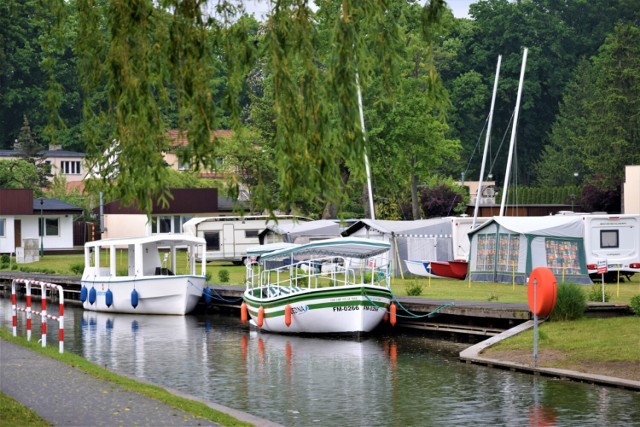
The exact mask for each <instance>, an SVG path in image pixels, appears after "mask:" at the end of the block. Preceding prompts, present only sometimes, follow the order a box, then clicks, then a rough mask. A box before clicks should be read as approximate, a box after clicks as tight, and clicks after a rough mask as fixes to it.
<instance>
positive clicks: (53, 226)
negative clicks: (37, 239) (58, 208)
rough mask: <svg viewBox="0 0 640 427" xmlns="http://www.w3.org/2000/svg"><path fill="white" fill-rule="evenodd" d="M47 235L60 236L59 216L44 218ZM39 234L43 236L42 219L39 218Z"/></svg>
mask: <svg viewBox="0 0 640 427" xmlns="http://www.w3.org/2000/svg"><path fill="white" fill-rule="evenodd" d="M44 230H45V236H59V235H60V223H59V220H58V218H45V219H44ZM38 236H42V221H41V220H40V218H38Z"/></svg>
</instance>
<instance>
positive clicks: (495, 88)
mask: <svg viewBox="0 0 640 427" xmlns="http://www.w3.org/2000/svg"><path fill="white" fill-rule="evenodd" d="M501 62H502V55H498V65H497V66H496V78H495V81H494V83H493V95H492V97H491V108H490V109H489V123H488V125H487V137H486V138H485V141H484V152H483V154H482V166H481V167H480V182H479V183H478V192H477V193H476V206H475V208H474V209H473V224H472V226H471V228H472V229H474V228H476V224H477V222H478V207H479V206H480V194H481V192H482V181H483V180H484V165H485V163H486V162H487V151H488V149H489V140H490V139H491V122H492V121H493V108H494V107H495V105H496V92H497V91H498V78H499V77H500V63H501Z"/></svg>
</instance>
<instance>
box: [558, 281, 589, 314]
mask: <svg viewBox="0 0 640 427" xmlns="http://www.w3.org/2000/svg"><path fill="white" fill-rule="evenodd" d="M586 308H587V297H586V295H585V293H584V291H583V290H582V288H581V287H580V286H579V285H576V284H575V283H560V284H559V285H558V298H557V300H556V306H555V308H554V309H553V311H552V312H551V320H553V321H562V320H575V319H580V318H581V317H583V316H584V311H585V309H586Z"/></svg>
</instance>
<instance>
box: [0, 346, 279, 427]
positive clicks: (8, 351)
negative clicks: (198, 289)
mask: <svg viewBox="0 0 640 427" xmlns="http://www.w3.org/2000/svg"><path fill="white" fill-rule="evenodd" d="M0 390H1V391H2V392H3V393H5V394H7V395H8V396H11V397H12V398H14V399H15V400H17V401H18V402H20V403H22V404H23V405H24V406H26V407H28V408H30V409H32V410H34V411H35V412H36V413H37V414H38V415H40V416H41V417H42V418H44V419H45V420H47V421H49V422H50V423H52V424H53V425H55V426H96V427H97V426H154V427H156V426H176V427H177V426H215V425H217V424H215V423H213V422H211V421H209V420H206V419H203V418H198V417H195V416H194V415H192V414H189V413H187V412H184V411H182V410H180V409H176V408H174V407H172V406H169V405H166V404H164V403H162V402H160V401H158V400H155V399H152V398H150V397H147V396H144V395H141V394H138V393H135V392H132V391H129V390H126V389H124V388H122V387H120V386H118V385H116V384H113V383H111V382H109V381H106V380H102V379H98V378H96V377H93V376H91V375H88V374H86V373H84V372H82V371H80V370H79V369H76V368H74V367H72V366H69V365H67V364H66V363H63V362H60V361H58V360H55V359H51V358H49V357H46V356H44V355H42V354H40V353H37V352H35V351H31V350H29V349H27V348H25V347H22V346H20V345H17V344H14V343H11V342H8V341H4V340H1V339H0ZM174 394H176V393H174ZM182 397H187V398H188V396H184V395H183V396H182ZM192 399H193V398H192ZM193 400H196V399H193ZM206 404H208V405H209V406H210V407H212V408H214V409H217V410H219V411H223V412H226V413H228V414H229V415H231V416H233V417H236V418H239V419H242V420H243V421H247V422H250V423H253V424H255V425H258V426H275V425H276V424H275V423H270V422H268V421H265V420H261V419H259V418H257V417H253V416H251V415H249V414H245V413H242V412H239V411H235V410H232V409H230V408H225V407H222V406H219V405H215V404H211V403H206Z"/></svg>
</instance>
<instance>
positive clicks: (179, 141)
mask: <svg viewBox="0 0 640 427" xmlns="http://www.w3.org/2000/svg"><path fill="white" fill-rule="evenodd" d="M167 134H169V139H170V142H169V145H170V146H171V147H186V146H187V145H188V144H189V137H188V135H189V132H188V131H186V130H185V131H181V130H179V129H169V130H168V131H167ZM232 135H233V131H232V130H228V129H219V130H215V131H212V132H211V141H213V140H214V139H216V138H231V136H232Z"/></svg>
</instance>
